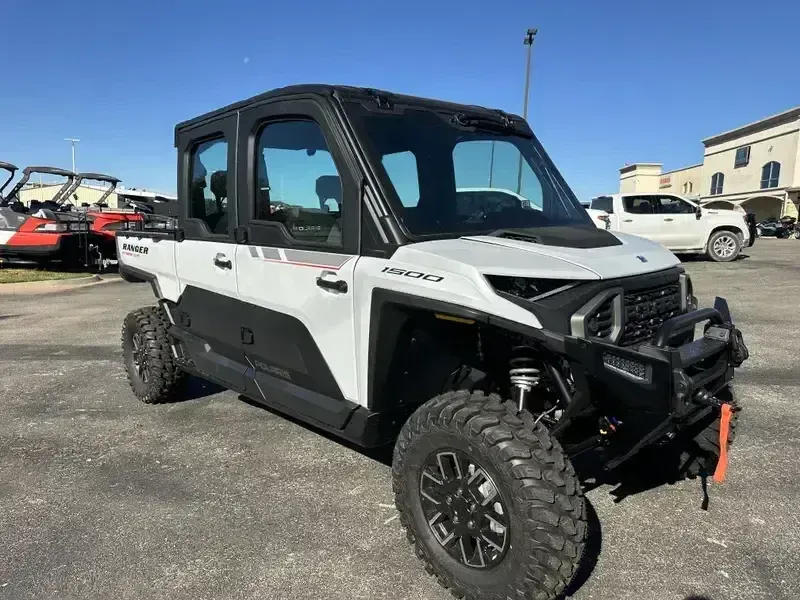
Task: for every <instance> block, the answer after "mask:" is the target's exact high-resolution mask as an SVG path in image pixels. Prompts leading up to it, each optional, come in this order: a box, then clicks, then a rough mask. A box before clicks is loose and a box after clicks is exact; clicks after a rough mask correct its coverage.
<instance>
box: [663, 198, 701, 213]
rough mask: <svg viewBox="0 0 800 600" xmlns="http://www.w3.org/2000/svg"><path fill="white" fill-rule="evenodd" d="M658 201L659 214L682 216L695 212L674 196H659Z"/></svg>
mask: <svg viewBox="0 0 800 600" xmlns="http://www.w3.org/2000/svg"><path fill="white" fill-rule="evenodd" d="M658 200H659V203H660V208H661V210H660V211H659V212H660V213H661V214H665V215H682V214H692V213H694V211H695V209H694V206H692V205H691V204H689V203H688V202H686V201H684V200H682V199H681V198H676V197H675V196H660V197H659V199H658Z"/></svg>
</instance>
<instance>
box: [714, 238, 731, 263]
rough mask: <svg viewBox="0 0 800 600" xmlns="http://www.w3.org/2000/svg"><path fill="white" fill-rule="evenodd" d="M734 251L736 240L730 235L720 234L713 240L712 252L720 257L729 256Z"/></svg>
mask: <svg viewBox="0 0 800 600" xmlns="http://www.w3.org/2000/svg"><path fill="white" fill-rule="evenodd" d="M735 252H736V240H735V239H733V237H732V236H730V235H721V236H719V237H718V238H717V239H716V240H714V254H716V255H717V256H719V257H720V258H730V257H731V256H733V255H734V253H735Z"/></svg>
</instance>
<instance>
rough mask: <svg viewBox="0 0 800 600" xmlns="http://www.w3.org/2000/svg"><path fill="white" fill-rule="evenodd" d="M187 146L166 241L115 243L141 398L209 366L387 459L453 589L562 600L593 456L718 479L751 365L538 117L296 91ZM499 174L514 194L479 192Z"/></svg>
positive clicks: (226, 111) (269, 98) (129, 361)
mask: <svg viewBox="0 0 800 600" xmlns="http://www.w3.org/2000/svg"><path fill="white" fill-rule="evenodd" d="M175 143H176V146H177V149H178V196H179V207H180V214H179V216H178V219H177V221H176V222H175V223H174V226H172V227H164V226H163V224H162V225H160V226H154V227H149V226H148V223H144V225H143V226H142V229H140V230H131V231H120V232H119V233H118V236H117V240H118V244H119V257H120V261H121V266H120V271H121V273H122V275H123V276H124V277H125V278H126V279H127V280H129V281H148V282H150V284H151V285H152V288H153V290H154V293H155V296H156V298H157V299H158V304H157V306H154V307H149V308H143V309H140V310H137V311H135V312H132V313H131V314H129V315H128V316H127V318H126V319H125V322H124V326H123V330H122V345H123V349H124V359H125V365H126V368H127V371H128V375H129V378H130V384H131V387H132V389H133V392H134V394H135V395H136V396H137V397H138V398H140V399H141V400H142V401H143V402H146V403H160V402H168V401H170V400H172V399H175V398H177V397H178V396H179V395H180V393H181V380H182V377H183V375H184V374H186V373H191V374H195V375H197V376H200V377H202V378H205V379H208V380H210V381H213V382H216V383H218V384H221V385H223V386H225V387H227V388H229V389H232V390H235V391H237V392H239V393H240V394H242V395H244V396H246V397H248V398H250V399H253V400H255V401H257V402H260V403H263V404H265V405H268V406H271V407H275V408H277V409H279V410H280V411H283V412H285V413H286V414H289V415H293V416H294V417H296V418H299V419H301V420H304V421H306V422H308V423H310V424H313V425H314V426H316V427H319V428H322V429H324V430H327V431H330V432H334V433H336V434H338V435H339V436H341V437H343V438H346V439H348V440H351V441H353V442H356V443H358V444H361V445H363V446H365V447H376V446H382V445H388V444H394V457H393V468H392V474H393V481H394V493H395V498H396V504H397V509H398V511H399V513H400V520H401V523H402V525H403V526H404V527H405V528H406V530H407V533H408V539H409V540H410V542H411V543H412V544H413V545H414V546H415V552H416V554H417V556H418V557H419V558H420V559H421V560H422V561H423V562H424V563H425V566H426V569H427V570H428V571H429V572H431V573H433V574H435V575H436V576H437V579H438V580H439V582H440V583H441V584H442V585H444V586H445V587H447V588H449V589H450V590H451V591H452V592H453V593H454V594H455V595H456V596H458V597H464V598H468V599H470V600H477V599H478V598H480V599H485V598H491V599H495V598H497V599H500V598H502V599H506V598H520V599H522V598H537V599H553V598H556V597H557V596H558V595H559V594H561V593H562V592H563V591H564V589H565V586H566V585H567V584H568V582H569V581H570V579H571V578H572V576H573V574H574V573H575V571H576V568H577V567H578V564H579V561H580V559H581V556H582V551H583V545H584V540H585V537H586V532H587V513H586V507H585V502H584V498H583V493H582V488H581V483H580V480H579V476H578V475H577V474H576V470H575V468H574V462H573V461H574V459H575V458H576V457H577V456H578V455H584V456H585V454H586V453H590V454H592V455H596V456H597V457H598V460H600V461H601V462H602V465H603V466H604V468H605V469H607V470H610V471H613V470H615V469H617V467H619V466H620V465H622V464H623V463H626V462H627V461H629V460H630V459H632V458H633V457H637V458H638V459H640V460H641V459H642V457H643V456H648V457H650V458H649V460H652V461H654V465H655V466H654V467H651V470H652V468H655V469H663V470H664V471H667V470H670V469H679V470H680V472H681V473H685V474H687V475H705V474H708V473H711V472H714V471H715V469H716V470H717V471H719V470H720V467H722V468H723V469H724V464H725V458H724V451H726V449H727V443H728V440H729V437H730V436H729V430H730V419H731V417H732V416H735V410H736V407H735V404H734V402H733V396H732V393H731V388H730V384H731V380H732V378H733V375H734V369H735V367H737V366H738V365H739V364H741V362H742V361H743V360H744V359H746V358H747V350H746V348H745V346H744V344H743V341H742V337H741V334H740V333H739V331H738V330H737V329H736V328H735V327H734V325H733V324H732V322H731V317H730V314H729V312H728V310H727V304H726V303H725V302H724V301H723V300H718V302H717V305H716V308H706V309H696V307H695V301H694V297H693V295H692V285H691V282H690V280H689V277H688V275H686V274H685V273H684V272H683V270H682V269H681V267H680V264H679V262H678V261H677V259H676V258H675V256H674V255H673V254H672V253H671V252H669V251H668V250H667V249H665V248H664V247H663V246H661V245H659V244H656V243H654V242H651V241H647V240H644V239H641V238H638V237H634V236H630V235H624V234H621V233H611V232H609V231H606V230H604V229H600V228H598V227H595V225H594V224H593V222H592V220H591V219H590V218H589V216H588V215H587V213H586V211H585V210H584V209H583V208H582V207H581V205H580V203H579V202H578V200H577V199H576V198H575V196H574V194H573V193H572V191H571V190H570V188H569V187H568V185H567V184H566V182H565V181H564V179H563V178H562V177H561V175H560V173H559V172H558V170H557V169H556V167H555V166H554V164H553V162H552V161H551V160H550V158H549V157H548V155H547V154H546V152H545V151H544V149H543V148H542V146H541V145H540V143H539V141H538V140H537V139H536V137H535V136H534V134H533V133H532V131H531V130H530V128H529V127H528V125H527V124H526V123H525V121H524V120H522V119H521V118H520V117H517V116H514V115H509V114H506V113H504V112H502V111H499V110H489V109H486V108H481V107H477V106H465V105H457V104H450V103H446V102H440V101H434V100H428V99H422V98H414V97H409V96H401V95H392V94H389V93H386V92H379V91H375V90H369V89H360V88H351V87H337V86H328V85H303V86H294V87H289V88H284V89H279V90H275V91H272V92H268V93H266V94H263V95H261V96H258V97H255V98H252V99H250V100H246V101H244V102H240V103H238V104H234V105H232V106H228V107H225V108H222V109H220V110H217V111H215V112H211V113H209V114H206V115H203V116H201V117H198V118H196V119H192V120H190V121H186V122H184V123H181V124H179V125H178V126H177V127H176V130H175ZM487 179H488V180H489V181H490V182H491V185H490V186H489V187H491V188H496V189H498V190H501V195H503V201H502V202H497V201H495V200H493V199H492V198H491V194H485V193H481V194H475V193H473V192H474V188H485V187H487V186H486V182H487ZM465 190H466V191H465ZM520 197H521V198H524V199H525V201H524V202H523V201H522V200H515V199H516V198H520ZM481 198H487V199H486V201H485V202H482V201H481ZM509 199H512V201H509ZM704 322H706V323H708V325H707V327H706V331H705V333H704V334H702V335H700V336H699V338H698V339H696V340H693V336H694V329H695V325H696V324H700V323H704ZM721 416H722V418H721ZM721 453H722V454H723V457H722V458H720V454H721Z"/></svg>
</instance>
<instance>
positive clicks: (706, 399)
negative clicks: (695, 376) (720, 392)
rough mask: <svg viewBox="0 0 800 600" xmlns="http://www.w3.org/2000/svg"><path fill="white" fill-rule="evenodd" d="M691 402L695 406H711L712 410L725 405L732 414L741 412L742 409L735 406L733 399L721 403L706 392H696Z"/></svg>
mask: <svg viewBox="0 0 800 600" xmlns="http://www.w3.org/2000/svg"><path fill="white" fill-rule="evenodd" d="M692 401H694V402H695V403H697V404H702V405H703V406H711V407H712V408H722V405H723V404H725V405H727V406H728V407H729V408H730V410H731V411H733V412H739V411H740V410H742V407H741V406H739V405H738V404H737V402H736V400H735V399H734V398H731V399H730V400H728V401H723V400H720V399H719V398H717V397H715V396H714V395H712V394H710V393H709V392H708V390H698V391H697V392H696V393H695V395H694V397H693V398H692Z"/></svg>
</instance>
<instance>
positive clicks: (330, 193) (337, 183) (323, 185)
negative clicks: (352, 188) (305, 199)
mask: <svg viewBox="0 0 800 600" xmlns="http://www.w3.org/2000/svg"><path fill="white" fill-rule="evenodd" d="M316 191H317V198H319V207H320V210H322V212H323V213H329V212H330V208H329V207H328V205H327V204H326V202H327V201H328V200H335V201H336V206H337V208H338V210H337V212H338V216H337V217H335V218H334V221H333V223H332V224H331V230H330V231H329V232H328V238H327V240H325V243H326V244H328V245H329V246H341V245H342V182H341V180H340V179H339V176H338V175H322V176H321V177H317V183H316Z"/></svg>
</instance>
